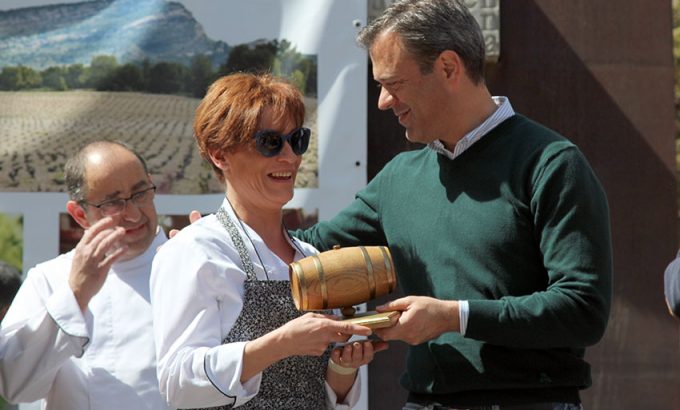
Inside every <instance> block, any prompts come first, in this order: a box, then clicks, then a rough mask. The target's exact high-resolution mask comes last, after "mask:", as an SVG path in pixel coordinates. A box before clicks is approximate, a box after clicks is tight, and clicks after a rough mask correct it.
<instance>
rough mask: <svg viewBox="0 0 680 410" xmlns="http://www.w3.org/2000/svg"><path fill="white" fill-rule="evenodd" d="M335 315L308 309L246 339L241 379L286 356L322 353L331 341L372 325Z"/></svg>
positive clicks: (365, 332)
mask: <svg viewBox="0 0 680 410" xmlns="http://www.w3.org/2000/svg"><path fill="white" fill-rule="evenodd" d="M337 319H338V318H337V317H335V316H327V315H321V314H319V313H307V314H305V315H303V316H300V317H298V318H295V319H293V320H291V321H290V322H288V323H286V324H284V325H283V326H281V327H280V328H278V329H275V330H273V331H271V332H269V333H267V334H265V335H264V336H262V337H259V338H257V339H255V340H251V341H250V342H248V343H246V346H245V348H244V350H243V370H242V371H241V381H242V382H244V381H246V380H248V379H250V378H251V377H253V376H254V375H256V374H257V373H259V372H261V371H262V370H264V369H266V368H267V367H269V366H271V365H272V364H274V363H276V362H278V361H279V360H282V359H285V358H287V357H290V356H321V355H322V354H323V353H324V352H325V351H326V349H327V348H328V345H330V344H331V343H336V342H345V341H347V340H348V339H349V338H350V337H351V336H352V335H360V336H368V335H370V334H371V329H369V328H367V327H365V326H359V325H355V324H352V323H347V322H342V321H339V320H337ZM357 357H359V356H357ZM362 357H363V355H362Z"/></svg>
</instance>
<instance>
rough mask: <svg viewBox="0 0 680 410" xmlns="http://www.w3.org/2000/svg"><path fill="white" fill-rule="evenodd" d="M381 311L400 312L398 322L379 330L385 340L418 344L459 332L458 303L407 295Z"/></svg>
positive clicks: (380, 310) (380, 309) (380, 335)
mask: <svg viewBox="0 0 680 410" xmlns="http://www.w3.org/2000/svg"><path fill="white" fill-rule="evenodd" d="M376 310H377V311H378V312H387V311H392V310H398V311H401V316H399V320H398V321H397V323H396V324H395V325H394V326H392V327H388V328H383V329H376V330H375V334H376V335H377V336H378V337H380V338H381V339H382V340H402V341H404V342H406V343H408V344H410V345H417V344H420V343H423V342H425V341H428V340H431V339H434V338H436V337H438V336H439V335H441V334H442V333H445V332H459V331H460V318H459V312H458V301H455V300H439V299H435V298H431V297H427V296H407V297H405V298H401V299H397V300H394V301H392V302H389V303H386V304H384V305H382V306H378V307H377V308H376Z"/></svg>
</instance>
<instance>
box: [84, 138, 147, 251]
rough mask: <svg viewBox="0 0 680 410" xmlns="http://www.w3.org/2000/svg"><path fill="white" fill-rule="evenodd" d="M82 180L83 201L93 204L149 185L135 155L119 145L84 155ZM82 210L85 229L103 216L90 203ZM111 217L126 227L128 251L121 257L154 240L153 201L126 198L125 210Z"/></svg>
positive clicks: (125, 238) (140, 249) (128, 193)
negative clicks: (85, 188) (134, 201)
mask: <svg viewBox="0 0 680 410" xmlns="http://www.w3.org/2000/svg"><path fill="white" fill-rule="evenodd" d="M85 182H86V186H87V190H86V193H87V197H86V198H85V200H86V202H87V203H88V204H94V205H98V204H101V203H102V202H105V201H109V200H112V199H118V198H130V197H131V196H132V195H133V194H135V193H138V192H141V191H143V190H145V189H147V188H150V187H151V186H152V184H151V180H150V179H149V176H148V175H147V174H146V173H145V172H144V167H143V166H142V164H141V163H140V162H139V160H138V159H137V157H136V156H135V155H134V154H133V153H132V152H130V151H128V150H126V149H124V148H122V147H118V146H110V147H108V148H107V149H105V150H104V149H102V150H97V151H95V152H91V153H89V154H88V155H87V160H86V164H85ZM83 209H84V211H85V218H86V220H87V225H88V226H83V227H84V228H88V227H89V226H90V225H92V224H94V223H95V222H97V221H98V220H100V219H102V218H104V217H105V216H106V215H104V214H103V213H102V210H100V209H99V208H97V207H95V206H92V205H84V206H83ZM112 218H113V220H114V221H115V222H116V225H117V226H121V227H123V228H125V236H124V238H123V243H125V244H126V245H127V246H128V251H127V252H126V254H125V255H124V256H123V258H122V259H123V260H128V259H131V258H134V257H136V256H139V255H141V254H142V253H144V251H146V249H147V248H148V247H149V246H150V245H151V242H153V239H154V237H155V235H156V230H157V227H158V221H157V216H156V208H155V206H154V204H153V200H150V201H148V202H147V203H145V204H135V203H133V202H132V201H126V204H125V207H124V209H123V210H122V211H121V212H120V213H117V214H115V215H112Z"/></svg>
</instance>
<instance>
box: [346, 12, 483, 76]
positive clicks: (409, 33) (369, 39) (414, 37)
mask: <svg viewBox="0 0 680 410" xmlns="http://www.w3.org/2000/svg"><path fill="white" fill-rule="evenodd" d="M386 31H391V32H394V33H396V34H398V35H399V37H400V38H401V40H402V41H403V42H404V46H405V47H406V50H407V51H408V52H409V53H410V54H411V55H413V56H414V58H415V59H416V61H417V62H418V65H419V66H420V71H421V72H422V73H423V74H427V73H430V72H432V66H433V64H434V61H435V60H436V59H437V57H439V55H440V54H441V53H442V52H443V51H445V50H452V51H455V52H456V54H458V55H459V56H460V58H461V59H462V60H463V64H464V65H465V70H466V71H467V74H468V77H469V78H470V79H471V80H472V81H473V82H474V83H475V84H480V83H482V82H483V81H484V60H485V45H484V37H483V35H482V31H481V29H480V28H479V24H477V20H475V18H474V16H473V15H472V14H470V11H469V10H468V8H467V7H466V6H465V5H464V4H463V3H462V2H461V1H459V0H400V1H396V2H395V3H393V4H392V5H391V6H390V7H388V8H387V9H386V10H385V11H384V12H383V13H382V14H381V15H380V16H379V17H377V18H376V19H375V20H373V21H372V22H370V23H369V24H368V25H367V26H366V27H364V29H363V30H361V32H360V33H359V36H358V37H357V42H358V43H359V44H360V45H361V46H362V47H364V48H365V49H367V50H369V51H370V49H371V46H372V45H373V42H374V41H375V39H376V38H377V37H378V36H379V35H380V34H381V33H383V32H386Z"/></svg>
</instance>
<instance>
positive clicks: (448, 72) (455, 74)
mask: <svg viewBox="0 0 680 410" xmlns="http://www.w3.org/2000/svg"><path fill="white" fill-rule="evenodd" d="M435 66H436V67H437V68H439V69H440V70H441V72H442V73H443V75H444V76H445V77H446V78H447V79H448V80H453V81H455V82H458V81H459V80H460V77H461V76H462V75H463V73H464V72H465V66H464V65H463V60H461V58H460V56H459V55H458V53H456V52H455V51H453V50H444V51H442V52H441V54H439V57H437V60H436V61H435Z"/></svg>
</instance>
